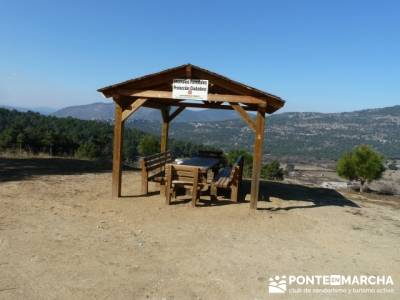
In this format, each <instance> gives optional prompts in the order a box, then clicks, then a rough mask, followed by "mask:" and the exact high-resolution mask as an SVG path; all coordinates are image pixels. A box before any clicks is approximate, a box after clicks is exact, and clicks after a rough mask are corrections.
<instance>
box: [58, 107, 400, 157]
mask: <svg viewBox="0 0 400 300" xmlns="http://www.w3.org/2000/svg"><path fill="white" fill-rule="evenodd" d="M53 115H55V116H59V117H65V116H72V117H75V118H79V119H91V120H93V119H95V120H107V121H112V120H113V118H114V106H113V104H112V103H107V104H105V103H93V104H89V105H81V106H72V107H67V108H64V109H62V110H59V111H57V112H55V113H54V114H53ZM160 120H161V116H160V112H159V111H158V110H153V109H146V108H141V109H139V110H138V111H137V112H136V113H135V115H134V117H133V118H132V117H131V118H130V119H128V123H127V126H129V127H135V128H138V129H140V130H143V131H147V132H152V133H156V134H159V133H160ZM265 132H266V136H265V142H264V147H265V153H266V154H267V155H273V156H276V157H282V156H285V157H292V156H294V157H302V158H307V157H308V158H321V159H337V158H338V157H339V156H340V155H341V154H342V153H343V152H344V151H348V150H350V149H351V148H353V147H354V146H356V145H359V144H368V145H371V146H373V147H374V148H376V149H377V150H379V151H381V152H382V153H383V154H384V155H386V156H387V157H390V158H400V105H397V106H392V107H385V108H378V109H367V110H360V111H354V112H344V113H314V112H287V113H281V114H274V115H271V116H268V117H267V120H266V131H265ZM170 137H171V138H175V139H178V140H185V141H192V142H195V143H202V144H208V145H212V146H217V147H221V148H223V149H224V150H231V149H247V150H249V151H251V149H252V147H253V139H254V134H253V132H252V130H251V129H250V128H249V127H248V126H247V125H246V124H245V123H244V122H243V121H242V119H241V118H239V117H238V115H237V113H236V112H235V111H227V110H185V111H183V112H182V113H181V114H180V115H179V116H178V117H177V118H176V119H175V120H174V122H172V124H171V129H170Z"/></svg>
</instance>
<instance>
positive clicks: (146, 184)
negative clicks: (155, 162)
mask: <svg viewBox="0 0 400 300" xmlns="http://www.w3.org/2000/svg"><path fill="white" fill-rule="evenodd" d="M148 193H149V181H148V180H147V178H145V177H142V194H143V195H147V194H148Z"/></svg>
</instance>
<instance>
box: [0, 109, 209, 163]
mask: <svg viewBox="0 0 400 300" xmlns="http://www.w3.org/2000/svg"><path fill="white" fill-rule="evenodd" d="M124 135H125V139H124V140H125V141H124V148H123V153H124V157H125V159H133V158H134V157H135V156H137V155H139V154H147V152H157V151H158V149H159V145H158V140H159V138H158V137H157V136H156V134H155V135H152V134H149V133H144V132H142V131H139V130H137V129H134V128H126V130H125V131H124ZM112 139H113V126H112V125H111V124H109V123H107V122H101V121H84V120H78V119H73V118H56V117H49V116H43V115H41V114H39V113H34V112H18V111H16V110H8V109H1V108H0V151H13V152H17V153H18V152H30V153H47V154H49V155H54V156H69V157H72V156H73V157H79V158H91V159H93V158H99V159H100V158H101V159H110V158H111V156H112ZM200 148H204V147H203V146H201V145H199V144H198V143H192V142H184V141H175V140H171V141H170V149H171V150H172V151H174V153H175V154H176V155H179V156H187V155H191V154H192V153H194V152H197V151H198V150H199V149H200Z"/></svg>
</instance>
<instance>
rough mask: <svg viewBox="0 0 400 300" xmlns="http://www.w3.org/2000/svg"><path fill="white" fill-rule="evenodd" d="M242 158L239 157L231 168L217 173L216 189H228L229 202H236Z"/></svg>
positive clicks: (240, 181) (241, 171) (240, 182)
mask: <svg viewBox="0 0 400 300" xmlns="http://www.w3.org/2000/svg"><path fill="white" fill-rule="evenodd" d="M243 162H244V161H243V156H239V157H238V158H237V160H236V161H235V163H234V164H233V166H232V167H231V168H230V167H226V168H224V169H222V170H221V171H219V173H218V174H217V176H216V178H215V187H216V188H217V189H230V190H231V200H232V201H234V202H238V200H239V193H240V187H241V184H242V176H243Z"/></svg>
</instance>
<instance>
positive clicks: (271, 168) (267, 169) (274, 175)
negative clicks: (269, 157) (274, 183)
mask: <svg viewBox="0 0 400 300" xmlns="http://www.w3.org/2000/svg"><path fill="white" fill-rule="evenodd" d="M261 177H262V178H264V179H269V180H283V169H282V168H281V165H280V163H279V161H277V160H273V161H272V162H270V163H268V164H266V165H264V166H263V167H262V169H261Z"/></svg>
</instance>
